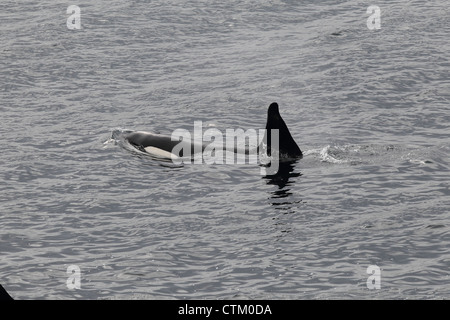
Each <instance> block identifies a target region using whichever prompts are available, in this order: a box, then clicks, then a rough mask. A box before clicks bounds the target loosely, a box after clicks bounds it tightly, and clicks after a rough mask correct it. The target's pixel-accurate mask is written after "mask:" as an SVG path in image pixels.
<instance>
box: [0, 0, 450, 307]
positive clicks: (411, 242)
mask: <svg viewBox="0 0 450 320" xmlns="http://www.w3.org/2000/svg"><path fill="white" fill-rule="evenodd" d="M69 5H77V6H79V8H80V10H81V11H80V17H81V20H80V25H81V29H74V30H70V29H69V28H68V27H67V23H66V22H67V19H68V18H69V17H70V14H67V12H66V10H67V7H68V6H69ZM370 5H377V6H379V8H380V10H381V13H380V29H375V30H371V29H369V28H368V26H367V20H368V18H369V16H370V14H368V13H367V12H366V10H367V8H368V7H369V6H370ZM449 31H450V15H449V6H448V1H445V0H436V1H381V0H380V1H376V2H366V1H337V0H329V1H293V0H291V1H282V0H273V1H269V0H264V1H253V0H242V1H237V0H236V1H225V2H224V1H215V0H214V1H206V0H202V1H189V2H188V1H174V0H171V1H161V0H156V1H149V0H147V1H144V0H118V1H104V0H101V1H80V2H77V3H75V2H73V3H72V2H67V1H48V0H44V1H39V2H38V1H8V0H5V1H2V2H1V3H0V74H1V77H0V114H1V118H0V124H1V127H0V133H1V139H2V142H1V147H2V150H1V152H0V166H1V167H0V283H1V284H2V285H3V286H4V287H5V288H6V289H7V290H8V291H9V293H10V294H11V295H12V296H13V297H14V298H16V299H449V298H450V250H449V249H450V212H449V208H450V189H449V181H450V165H449V155H450V140H449V133H450V126H449V124H450V116H449V114H450V112H449V110H450V76H449V75H450V73H449V70H450V53H449V52H450V41H449V40H450V37H449ZM273 101H277V102H278V103H279V105H280V112H281V115H282V116H283V118H284V120H285V121H286V123H287V125H288V127H289V129H290V131H291V133H292V136H293V137H294V139H295V140H296V141H297V143H298V144H299V146H300V148H301V149H302V150H303V152H304V155H305V156H304V158H303V159H302V160H300V161H298V162H296V163H294V164H291V165H290V166H289V167H288V168H285V170H284V172H283V174H280V175H278V176H275V177H264V176H262V175H261V174H260V169H261V167H260V166H259V165H257V164H223V165H219V164H217V165H207V164H200V165H199V164H192V165H189V164H186V165H184V166H181V167H180V166H170V165H167V163H165V162H161V161H158V160H155V159H152V158H150V157H144V156H141V155H139V154H136V153H135V152H130V150H129V149H127V148H124V147H123V145H122V144H121V143H119V142H118V141H117V140H116V139H112V133H113V132H117V131H120V130H124V129H129V130H154V131H158V132H161V133H165V134H171V132H172V131H173V130H175V129H179V128H181V129H187V130H190V131H192V129H193V125H194V121H203V125H204V126H205V128H207V127H214V128H218V129H220V130H225V129H227V128H231V129H237V128H242V129H249V128H253V129H260V128H264V126H265V122H266V112H267V107H268V106H269V104H270V103H271V102H273ZM72 265H76V266H78V267H79V269H80V274H79V278H77V279H79V280H80V281H79V284H80V288H79V289H69V288H68V286H67V280H68V279H69V278H71V277H73V276H74V275H73V274H68V273H67V269H68V267H69V266H72ZM369 266H377V267H378V268H379V270H380V274H379V276H380V277H378V278H377V279H376V281H378V284H379V285H380V287H379V289H376V288H375V289H373V287H372V288H369V287H370V286H368V284H367V281H368V278H369V276H373V275H371V274H368V273H367V268H368V267H369ZM71 279H72V278H71ZM370 281H372V280H370ZM376 281H375V280H374V282H371V283H375V282H376ZM73 283H74V284H75V282H73Z"/></svg>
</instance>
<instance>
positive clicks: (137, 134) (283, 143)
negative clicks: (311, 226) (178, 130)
mask: <svg viewBox="0 0 450 320" xmlns="http://www.w3.org/2000/svg"><path fill="white" fill-rule="evenodd" d="M271 129H278V130H279V143H278V151H279V153H280V155H281V157H284V158H290V159H300V158H302V157H303V154H302V151H301V150H300V148H299V146H298V145H297V143H296V142H295V140H294V138H292V135H291V133H290V131H289V129H288V127H287V125H286V123H285V122H284V120H283V118H282V117H281V115H280V112H279V107H278V103H276V102H273V103H271V104H270V106H269V108H268V111H267V122H266V133H265V134H266V137H265V138H264V141H266V145H267V146H266V151H267V154H268V155H269V156H270V155H271V153H272V149H273V148H272V143H271V138H272V134H271V132H272V131H271ZM124 138H125V140H127V141H128V142H129V143H130V144H131V145H132V146H133V147H135V148H136V149H138V150H140V151H143V152H147V153H150V154H152V155H156V156H159V157H164V158H172V159H174V158H179V157H183V156H184V154H183V150H190V151H191V152H190V154H191V155H192V154H194V153H196V152H198V151H201V152H202V151H204V150H205V148H206V147H207V146H208V144H205V143H199V142H191V141H184V140H182V139H180V140H175V141H174V140H172V137H171V136H168V135H162V134H158V133H153V132H147V131H131V132H127V133H125V136H124ZM176 146H177V150H180V151H179V152H178V153H175V154H174V153H173V150H174V148H175V147H176ZM260 148H261V145H259V146H258V147H257V150H256V151H258V152H259V150H260ZM237 150H238V149H237V148H235V150H234V151H235V152H237ZM245 152H246V154H248V153H249V150H248V149H246V150H245Z"/></svg>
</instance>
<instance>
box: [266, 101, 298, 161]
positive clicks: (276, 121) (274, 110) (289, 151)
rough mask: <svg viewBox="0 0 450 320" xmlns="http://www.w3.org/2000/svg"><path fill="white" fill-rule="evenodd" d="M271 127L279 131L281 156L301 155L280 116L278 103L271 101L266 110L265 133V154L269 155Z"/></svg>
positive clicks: (294, 156)
mask: <svg viewBox="0 0 450 320" xmlns="http://www.w3.org/2000/svg"><path fill="white" fill-rule="evenodd" d="M271 129H278V130H279V131H278V133H279V152H280V154H281V155H283V156H287V157H290V158H301V157H303V154H302V151H301V150H300V148H299V147H298V145H297V143H296V142H295V140H294V138H292V135H291V133H290V132H289V129H288V127H287V125H286V123H285V122H284V120H283V118H281V115H280V111H279V110H278V104H277V103H276V102H273V103H272V104H271V105H270V106H269V109H268V111H267V123H266V135H267V154H268V155H271V151H272V147H271V145H272V143H271V136H272V135H271Z"/></svg>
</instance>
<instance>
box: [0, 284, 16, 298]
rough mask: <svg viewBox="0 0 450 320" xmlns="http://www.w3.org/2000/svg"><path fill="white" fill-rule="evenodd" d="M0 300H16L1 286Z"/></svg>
mask: <svg viewBox="0 0 450 320" xmlns="http://www.w3.org/2000/svg"><path fill="white" fill-rule="evenodd" d="M0 300H14V299H13V298H12V297H11V296H10V295H9V294H8V292H6V290H5V289H4V288H3V286H2V285H1V284H0Z"/></svg>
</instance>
